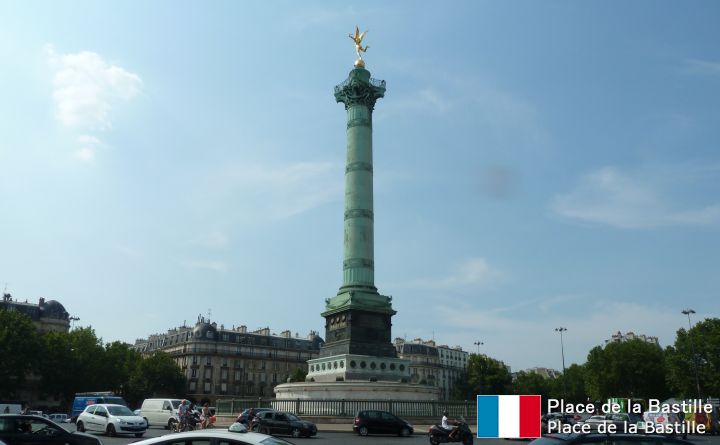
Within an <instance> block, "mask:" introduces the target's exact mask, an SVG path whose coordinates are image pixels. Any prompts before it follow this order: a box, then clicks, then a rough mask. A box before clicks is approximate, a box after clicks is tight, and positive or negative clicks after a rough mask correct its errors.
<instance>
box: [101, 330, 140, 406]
mask: <svg viewBox="0 0 720 445" xmlns="http://www.w3.org/2000/svg"><path fill="white" fill-rule="evenodd" d="M141 361H142V356H141V355H140V353H139V352H137V351H134V350H133V349H130V345H128V344H126V343H123V342H120V341H115V342H112V343H108V344H107V345H105V359H104V362H103V371H102V373H103V375H104V376H105V379H106V382H107V384H106V385H107V388H108V389H110V390H112V391H113V392H115V393H116V394H120V395H122V396H125V395H126V391H127V389H128V388H129V383H130V376H131V375H132V374H133V372H134V371H135V369H136V368H137V367H138V366H139V364H140V362H141ZM128 402H130V400H128Z"/></svg>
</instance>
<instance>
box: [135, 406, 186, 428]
mask: <svg viewBox="0 0 720 445" xmlns="http://www.w3.org/2000/svg"><path fill="white" fill-rule="evenodd" d="M181 403H182V399H145V400H143V403H142V406H141V407H140V416H142V417H144V418H145V421H146V422H147V424H148V426H151V425H152V426H161V425H162V426H163V427H165V428H166V429H167V428H172V426H173V425H174V424H175V423H176V422H177V421H178V408H179V407H180V404H181Z"/></svg>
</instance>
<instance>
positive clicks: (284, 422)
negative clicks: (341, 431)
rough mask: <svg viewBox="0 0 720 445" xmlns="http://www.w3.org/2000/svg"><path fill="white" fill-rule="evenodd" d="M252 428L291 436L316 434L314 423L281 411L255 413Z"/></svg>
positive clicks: (261, 431)
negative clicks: (255, 420)
mask: <svg viewBox="0 0 720 445" xmlns="http://www.w3.org/2000/svg"><path fill="white" fill-rule="evenodd" d="M257 418H258V421H257V423H256V424H255V425H254V426H253V428H254V430H255V431H257V432H260V433H265V434H271V435H276V434H285V435H289V436H293V437H310V436H314V435H316V434H317V427H316V426H315V424H314V423H312V422H308V421H306V420H300V418H298V417H297V416H296V415H294V414H290V413H284V412H281V411H274V410H273V411H263V412H261V413H259V414H258V415H257Z"/></svg>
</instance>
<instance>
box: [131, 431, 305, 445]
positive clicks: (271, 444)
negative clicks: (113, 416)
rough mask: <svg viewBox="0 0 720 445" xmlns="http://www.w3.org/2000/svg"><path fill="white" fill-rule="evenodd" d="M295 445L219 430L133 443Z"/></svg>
mask: <svg viewBox="0 0 720 445" xmlns="http://www.w3.org/2000/svg"><path fill="white" fill-rule="evenodd" d="M177 444H184V445H190V444H192V445H195V444H202V445H293V443H292V442H288V441H287V440H284V439H281V438H279V437H273V436H268V435H267V434H260V433H240V432H238V433H234V432H231V431H223V430H217V429H209V430H195V431H188V432H185V433H175V434H167V435H164V436H160V437H153V438H152V439H145V440H141V441H139V442H133V445H177Z"/></svg>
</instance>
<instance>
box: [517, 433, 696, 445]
mask: <svg viewBox="0 0 720 445" xmlns="http://www.w3.org/2000/svg"><path fill="white" fill-rule="evenodd" d="M632 443H637V444H638V445H648V444H652V445H691V442H688V441H686V440H682V439H676V438H673V437H668V436H661V435H657V434H597V433H591V434H547V435H544V436H543V437H540V438H538V439H535V440H533V441H532V442H530V445H632Z"/></svg>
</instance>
